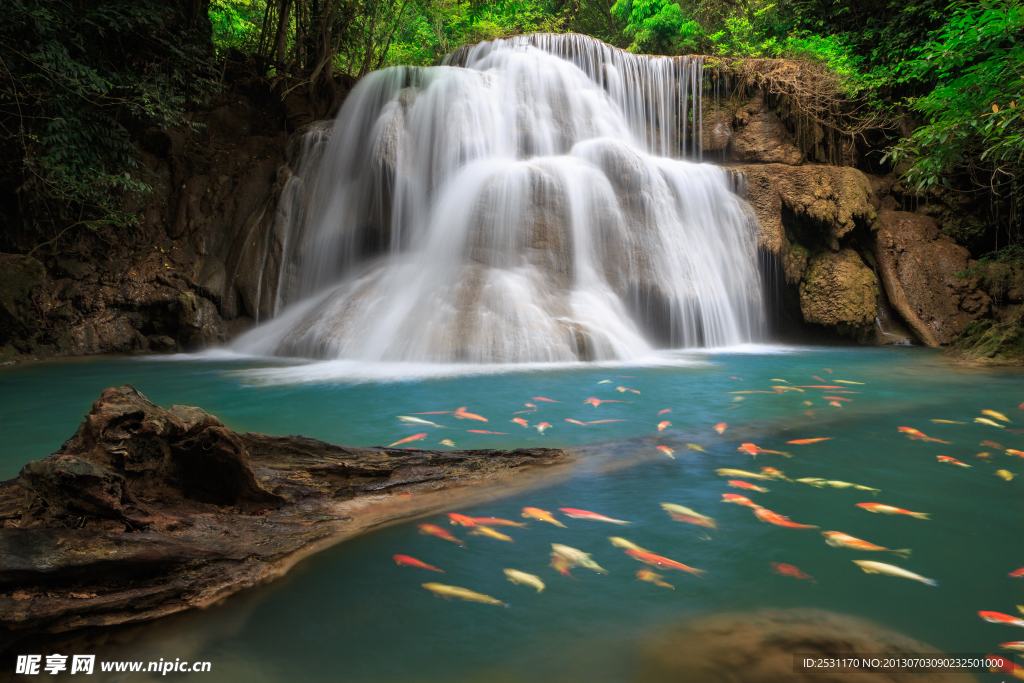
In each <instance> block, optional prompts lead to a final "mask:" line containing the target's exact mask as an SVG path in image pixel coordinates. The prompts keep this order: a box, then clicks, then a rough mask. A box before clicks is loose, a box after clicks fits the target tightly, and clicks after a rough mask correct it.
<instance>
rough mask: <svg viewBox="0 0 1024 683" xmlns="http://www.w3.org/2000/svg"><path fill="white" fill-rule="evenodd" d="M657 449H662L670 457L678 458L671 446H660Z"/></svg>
mask: <svg viewBox="0 0 1024 683" xmlns="http://www.w3.org/2000/svg"><path fill="white" fill-rule="evenodd" d="M655 450H659V451H661V452H662V453H664V454H665V455H667V456H668V457H670V458H672V459H673V460H675V459H676V456H675V455H673V453H675V451H674V450H672V449H671V448H669V447H668V446H658V447H657V449H655Z"/></svg>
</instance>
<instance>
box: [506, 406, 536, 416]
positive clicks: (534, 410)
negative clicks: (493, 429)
mask: <svg viewBox="0 0 1024 683" xmlns="http://www.w3.org/2000/svg"><path fill="white" fill-rule="evenodd" d="M523 405H524V406H526V407H527V408H532V409H533V410H518V411H516V412H514V413H512V414H513V415H520V414H522V413H536V412H537V406H535V405H533V404H532V403H524V404H523Z"/></svg>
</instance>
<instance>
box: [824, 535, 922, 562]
mask: <svg viewBox="0 0 1024 683" xmlns="http://www.w3.org/2000/svg"><path fill="white" fill-rule="evenodd" d="M821 535H822V536H824V537H825V543H827V544H829V545H830V546H832V547H833V548H849V549H850V550H868V551H875V552H888V553H892V554H894V555H898V556H900V557H902V558H903V559H907V558H908V557H910V548H899V549H897V550H893V549H891V548H883V547H882V546H880V545H875V544H874V543H868V542H867V541H862V540H861V539H859V538H854V537H853V536H850V535H849V534H844V533H843V532H841V531H822V532H821Z"/></svg>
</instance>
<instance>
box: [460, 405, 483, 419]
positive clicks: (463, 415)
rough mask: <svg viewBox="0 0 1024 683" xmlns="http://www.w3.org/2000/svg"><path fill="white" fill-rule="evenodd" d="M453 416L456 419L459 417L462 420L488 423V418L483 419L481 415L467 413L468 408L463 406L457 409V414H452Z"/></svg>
mask: <svg viewBox="0 0 1024 683" xmlns="http://www.w3.org/2000/svg"><path fill="white" fill-rule="evenodd" d="M452 415H454V416H455V417H457V418H458V419H460V420H476V421H477V422H487V418H486V417H481V416H480V415H477V414H476V413H467V412H466V406H462V407H461V408H456V409H455V412H454V413H452Z"/></svg>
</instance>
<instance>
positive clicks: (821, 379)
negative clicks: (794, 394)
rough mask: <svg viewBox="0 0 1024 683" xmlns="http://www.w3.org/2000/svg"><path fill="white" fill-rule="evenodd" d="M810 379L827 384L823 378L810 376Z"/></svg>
mask: <svg viewBox="0 0 1024 683" xmlns="http://www.w3.org/2000/svg"><path fill="white" fill-rule="evenodd" d="M811 378H812V379H816V380H818V381H819V382H825V383H826V384H828V380H827V379H825V378H824V377H818V376H817V375H811Z"/></svg>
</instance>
